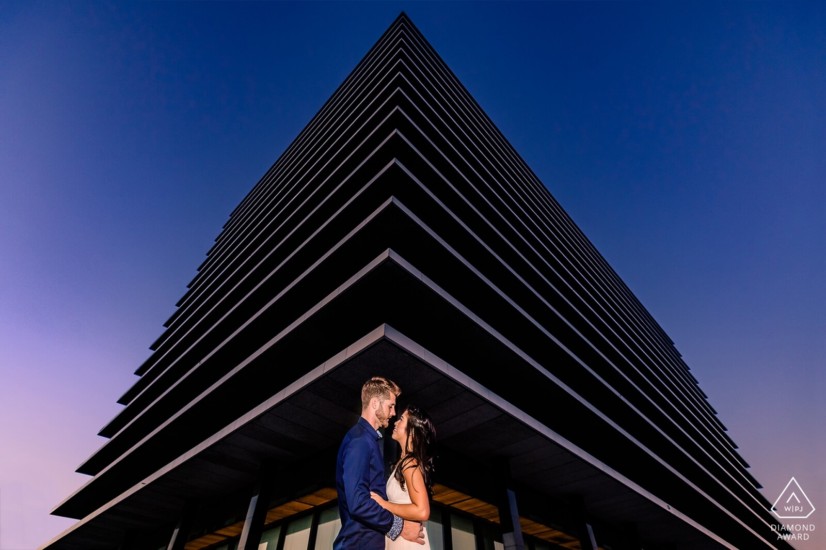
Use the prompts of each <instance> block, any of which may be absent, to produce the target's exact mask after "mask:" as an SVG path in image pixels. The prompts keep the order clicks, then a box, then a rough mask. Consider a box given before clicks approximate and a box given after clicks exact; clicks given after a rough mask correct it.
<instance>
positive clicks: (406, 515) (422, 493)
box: [370, 465, 430, 521]
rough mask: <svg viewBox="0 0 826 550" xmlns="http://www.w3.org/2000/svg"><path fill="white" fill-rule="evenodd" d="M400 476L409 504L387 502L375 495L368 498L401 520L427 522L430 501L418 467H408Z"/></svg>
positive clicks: (371, 494) (372, 494)
mask: <svg viewBox="0 0 826 550" xmlns="http://www.w3.org/2000/svg"><path fill="white" fill-rule="evenodd" d="M402 474H404V485H405V487H406V488H407V492H408V494H409V495H410V502H411V503H410V504H399V503H396V502H388V501H386V500H384V499H383V498H382V497H381V496H379V495H377V494H376V493H370V497H371V498H372V499H373V500H375V501H376V502H378V503H379V506H381V507H382V508H384V509H385V510H387V511H388V512H390V513H391V514H394V515H396V516H399V517H400V518H402V519H406V520H410V521H427V519H428V518H429V517H430V500H429V499H428V497H427V488H425V485H424V476H422V471H421V470H420V469H419V468H418V466H413V465H410V466H408V467H407V468H405V469H404V470H403V471H402Z"/></svg>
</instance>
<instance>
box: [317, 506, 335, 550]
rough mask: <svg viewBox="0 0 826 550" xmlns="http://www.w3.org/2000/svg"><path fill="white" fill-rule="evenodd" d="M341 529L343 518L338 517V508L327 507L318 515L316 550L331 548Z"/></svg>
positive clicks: (328, 549)
mask: <svg viewBox="0 0 826 550" xmlns="http://www.w3.org/2000/svg"><path fill="white" fill-rule="evenodd" d="M340 530H341V518H339V517H338V508H337V507H335V506H334V507H333V508H327V509H326V510H324V511H323V512H321V514H319V516H318V530H317V531H316V536H315V548H316V550H330V548H332V547H333V541H334V540H336V535H338V532H339V531H340Z"/></svg>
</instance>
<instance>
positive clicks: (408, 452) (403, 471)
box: [370, 405, 436, 550]
mask: <svg viewBox="0 0 826 550" xmlns="http://www.w3.org/2000/svg"><path fill="white" fill-rule="evenodd" d="M392 437H393V439H394V440H395V441H396V442H397V443H398V444H399V446H401V458H400V459H399V461H398V462H397V463H396V466H395V468H393V473H392V474H391V475H390V479H388V480H387V498H388V499H389V501H387V500H384V499H383V498H382V497H381V496H379V495H377V494H376V493H371V494H370V496H371V497H372V498H373V500H375V501H376V502H378V503H379V505H380V506H381V507H382V508H384V509H386V510H389V511H390V512H392V513H393V514H395V515H397V516H399V517H401V518H403V519H406V520H411V521H420V522H425V521H427V519H428V518H429V517H430V492H431V487H432V485H433V480H432V475H433V451H434V445H435V443H436V428H435V427H434V426H433V421H432V420H430V417H429V416H428V415H427V413H426V412H424V411H423V410H421V409H420V408H419V407H417V406H416V405H408V406H407V408H406V409H405V410H404V412H402V414H401V416H400V417H399V419H398V420H397V421H396V425H395V426H393V435H392ZM385 540H386V541H387V543H386V545H385V548H386V549H388V548H392V549H393V550H396V549H400V548H415V549H419V550H421V549H422V548H426V549H427V548H430V540H429V539H428V538H427V529H425V530H424V546H422V545H420V544H417V543H415V542H409V541H406V540H404V539H402V538H398V539H396V540H395V541H391V540H389V539H385Z"/></svg>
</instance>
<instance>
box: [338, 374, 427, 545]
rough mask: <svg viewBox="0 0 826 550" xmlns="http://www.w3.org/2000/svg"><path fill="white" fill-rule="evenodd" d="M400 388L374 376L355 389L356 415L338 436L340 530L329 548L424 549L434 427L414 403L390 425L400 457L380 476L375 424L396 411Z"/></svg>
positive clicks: (385, 422) (379, 424) (381, 423)
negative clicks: (358, 392)
mask: <svg viewBox="0 0 826 550" xmlns="http://www.w3.org/2000/svg"><path fill="white" fill-rule="evenodd" d="M400 393H401V390H400V389H399V387H398V386H397V385H396V384H395V383H394V382H392V381H391V380H388V379H386V378H382V377H379V376H375V377H373V378H371V379H370V380H368V381H367V382H365V383H364V385H363V386H362V388H361V418H359V420H358V422H357V423H356V425H355V426H353V427H352V428H351V429H350V431H348V432H347V435H345V436H344V440H343V441H342V442H341V447H339V450H338V458H337V461H336V490H337V491H338V508H339V512H340V514H341V531H339V533H338V536H337V537H336V540H335V543H334V544H333V548H334V549H335V550H356V549H358V550H379V549H382V548H391V549H398V548H415V549H422V548H430V541H429V540H428V538H427V530H426V529H425V528H424V526H423V523H424V521H426V520H427V519H428V517H430V500H429V493H430V488H431V484H432V479H431V476H432V473H433V455H432V452H433V446H434V443H435V440H436V429H435V427H434V426H433V422H432V421H431V420H430V417H429V416H427V414H426V413H425V412H424V411H422V410H421V409H419V408H418V407H416V406H415V405H408V406H407V407H406V408H405V409H404V411H402V413H401V415H400V416H399V419H398V420H397V421H396V424H395V425H394V427H393V435H392V437H393V440H394V441H396V442H397V443H398V444H399V446H400V447H401V458H400V459H399V461H398V462H397V463H396V465H395V467H394V468H393V473H392V474H390V478H389V479H388V480H387V483H386V485H385V481H384V460H383V459H382V454H381V450H380V447H379V446H380V444H381V438H382V435H381V433H380V432H379V428H386V427H387V426H388V423H389V422H390V419H391V418H393V417H394V416H395V415H396V398H397V397H398V396H399V394H400Z"/></svg>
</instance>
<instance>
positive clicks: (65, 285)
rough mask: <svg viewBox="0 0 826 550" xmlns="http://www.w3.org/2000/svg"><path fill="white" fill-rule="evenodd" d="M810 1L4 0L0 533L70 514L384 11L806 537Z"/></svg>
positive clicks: (818, 363) (12, 538)
mask: <svg viewBox="0 0 826 550" xmlns="http://www.w3.org/2000/svg"><path fill="white" fill-rule="evenodd" d="M824 6H826V3H824V2H811V3H792V2H782V3H753V2H737V3H722V4H719V3H713V4H712V3H709V4H703V3H698V2H690V3H689V2H685V3H679V2H661V3H655V4H648V3H630V4H629V3H621V2H610V3H583V2H576V3H555V2H547V3H545V2H531V3H525V4H514V3H510V4H503V3H496V2H484V3H462V2H451V3H435V2H425V3H412V2H403V3H398V2H387V3H379V2H364V3H344V2H337V3H320V2H311V3H305V4H298V3H288V2H271V3H253V2H243V3H229V4H227V3H206V4H204V3H140V4H126V5H120V4H119V3H118V4H109V3H101V2H79V1H66V2H64V1H61V2H20V3H17V2H9V1H3V2H2V3H0V550H29V549H32V548H35V547H36V546H38V545H40V544H42V543H44V542H46V541H47V540H49V539H50V538H52V537H53V536H54V535H56V534H57V533H59V532H60V531H62V530H63V529H65V528H66V527H68V526H69V525H71V524H72V523H73V522H72V521H71V520H66V519H63V518H54V517H50V516H49V511H50V510H51V509H52V508H53V507H54V506H55V505H57V504H58V503H59V502H60V501H62V500H63V499H64V498H65V497H67V496H68V495H69V494H71V493H72V492H73V491H74V490H76V489H77V488H78V487H80V486H81V485H82V484H83V483H84V481H85V479H86V478H85V476H82V475H80V474H76V473H74V469H75V468H76V467H77V466H78V465H79V464H80V463H81V462H82V461H83V460H85V459H86V458H87V457H88V456H89V455H91V454H92V453H93V452H94V451H95V450H96V449H97V448H98V447H99V446H100V445H101V444H102V443H103V439H101V438H99V437H98V436H97V435H96V433H97V431H98V430H99V429H100V428H101V427H102V426H103V425H104V424H106V423H107V422H108V421H109V420H110V419H111V418H112V417H113V416H114V415H115V414H116V413H117V412H118V411H119V409H120V406H119V405H117V404H116V400H117V399H118V397H119V396H120V395H121V394H123V392H125V391H126V390H127V389H128V388H129V387H130V386H131V385H132V383H134V381H135V380H136V377H135V376H134V374H133V372H134V370H135V369H136V368H137V367H138V366H139V365H140V363H141V362H142V361H143V360H144V359H145V358H146V357H147V356H148V355H149V350H148V346H149V345H150V344H151V343H152V341H154V340H155V338H156V337H157V336H159V335H160V334H161V331H162V323H163V322H164V321H165V320H166V319H167V318H168V316H169V315H171V314H172V313H173V311H174V304H175V302H176V301H177V300H178V298H179V297H180V296H181V295H182V294H183V293H184V291H185V287H186V284H187V283H188V282H189V281H190V280H191V279H192V277H193V276H194V275H195V270H196V268H197V266H198V265H199V264H200V263H201V261H202V260H203V258H204V254H205V253H206V251H207V250H208V249H209V247H210V245H211V243H212V240H213V239H214V238H215V237H216V236H217V235H218V233H219V231H220V229H221V226H222V225H223V223H224V222H225V221H226V220H227V217H228V215H229V213H230V211H231V210H232V208H233V207H234V206H235V205H236V204H237V203H238V202H239V201H240V200H241V199H242V198H243V197H244V195H245V194H246V193H247V192H248V191H249V190H250V189H251V188H252V186H253V185H254V184H255V183H256V182H257V181H258V179H259V178H260V177H261V176H262V175H263V174H264V172H265V171H266V170H267V169H268V168H269V166H270V165H271V164H272V163H273V162H275V160H276V159H277V158H278V156H279V155H280V154H281V152H282V151H283V150H284V149H285V148H286V147H287V145H288V144H289V143H290V142H291V141H292V139H293V138H294V137H295V136H296V135H297V134H298V132H299V131H300V130H301V129H302V128H303V127H304V126H305V125H306V123H307V122H309V120H310V118H311V117H312V116H313V115H314V114H315V113H316V112H317V111H318V109H319V108H320V107H321V106H322V104H323V103H324V101H325V100H326V99H327V98H328V97H329V96H330V95H331V94H332V93H333V91H334V90H335V89H336V87H337V86H338V85H339V84H340V83H341V82H342V81H343V79H344V78H345V77H346V76H347V74H349V72H350V71H351V70H352V69H353V68H354V67H355V65H356V64H357V63H358V61H359V60H360V59H361V58H362V56H363V55H364V54H365V53H366V52H367V50H368V49H369V48H370V46H372V44H373V43H374V42H375V41H376V40H377V39H378V38H379V36H380V35H381V34H382V32H383V31H384V30H385V29H386V28H387V27H388V26H389V25H390V23H391V22H392V21H393V19H395V17H396V16H397V15H398V13H399V12H400V11H401V10H405V11H406V12H407V13H408V15H409V16H410V17H411V19H412V20H413V22H414V23H415V24H416V25H417V26H418V27H419V29H420V30H421V31H422V32H423V33H424V35H425V36H426V38H427V39H428V40H429V41H430V42H431V43H432V44H433V46H434V47H435V48H436V49H437V51H438V52H439V53H440V55H441V56H442V57H443V58H444V59H445V61H446V62H447V64H448V65H449V66H450V67H451V69H452V70H453V71H454V72H455V73H456V74H457V76H458V77H459V79H460V80H461V81H462V83H463V84H464V85H465V86H466V87H467V88H468V89H469V91H470V93H471V94H472V95H473V96H474V97H475V98H476V99H477V101H478V102H479V104H480V105H481V106H482V108H483V109H484V110H485V111H486V112H487V113H488V115H489V116H490V117H491V118H492V120H493V121H494V123H495V124H496V125H497V126H498V127H499V129H500V130H501V131H502V133H503V134H504V135H505V137H506V138H507V139H508V140H509V141H510V142H511V144H513V146H514V147H515V149H516V150H517V151H518V152H519V153H520V154H521V155H522V156H523V158H524V159H525V160H526V161H527V163H528V165H529V166H530V167H531V168H532V169H533V170H534V172H535V173H536V174H537V175H538V177H539V178H540V179H541V180H542V181H543V182H544V183H545V184H546V185H547V186H548V188H549V189H550V191H551V193H552V194H553V195H554V196H555V197H556V198H557V199H558V200H559V202H560V203H561V204H562V206H563V207H564V208H565V209H566V210H567V211H568V213H569V214H570V215H571V217H572V218H573V219H574V221H575V222H576V223H577V224H578V225H579V226H580V227H581V228H582V229H583V231H584V232H585V233H586V235H587V236H588V237H589V238H590V239H591V240H592V241H593V242H594V244H595V245H596V247H597V249H598V250H600V251H601V252H602V254H603V255H604V256H605V257H606V258H607V260H608V261H609V263H611V265H612V266H613V267H614V269H615V270H616V271H617V272H618V273H619V275H620V276H621V277H622V278H623V279H624V280H625V281H626V283H627V284H628V285H629V287H630V288H631V289H632V291H633V292H634V293H635V294H636V295H637V296H638V297H639V298H640V300H641V301H642V303H643V304H644V305H645V306H646V307H647V308H648V309H649V311H651V313H652V314H653V315H654V317H655V318H656V319H657V321H658V322H659V323H660V324H661V325H662V326H663V327H664V329H665V330H666V332H668V334H669V335H670V336H671V338H672V339H673V340H674V342H675V344H676V346H677V348H678V349H679V351H680V352H681V353H682V354H683V356H684V358H685V360H686V362H687V363H688V364H689V366H690V367H691V369H692V372H693V374H694V376H695V377H696V378H697V379H698V380H699V382H700V386H701V388H702V389H703V390H704V391H705V392H706V394H708V396H709V401H710V402H711V404H712V406H713V407H715V409H716V410H717V411H718V414H719V417H720V419H721V420H722V422H723V423H724V424H725V425H726V426H727V427H728V428H729V433H730V434H731V436H732V437H733V439H734V440H735V441H736V442H737V443H738V445H739V446H740V452H741V454H742V455H743V456H744V457H745V459H746V460H747V461H748V462H749V463H750V464H751V466H752V473H753V474H754V475H755V476H756V477H757V478H758V479H759V480H760V481H761V483H762V484H763V485H764V486H765V494H766V498H767V499H768V500H769V501H770V502H773V501H774V500H775V499H776V498H777V496H778V494H779V492H780V491H781V490H782V489H783V487H784V486H785V485H786V483H787V482H788V480H789V478H790V477H792V476H795V477H796V479H797V480H798V481H799V482H800V484H801V486H802V487H803V489H804V490H805V491H806V493H807V495H808V496H809V498H810V499H811V500H812V501H813V503H814V505H815V507H816V508H818V510H817V511H816V512H815V513H814V515H813V516H812V517H811V518H810V519H811V520H812V523H814V524H815V525H816V526H817V528H818V530H817V531H816V533H815V535H814V537H813V540H812V541H811V542H810V543H809V544H808V545H807V544H800V545H799V548H826V516H824V513H826V436H824V433H825V432H826V429H824V427H823V424H824V421H826V406H824V396H825V395H826V392H824V390H826V384H824V375H823V369H824V357H826V313H825V311H826V285H824V272H825V271H826V8H824ZM818 541H819V542H818Z"/></svg>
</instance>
